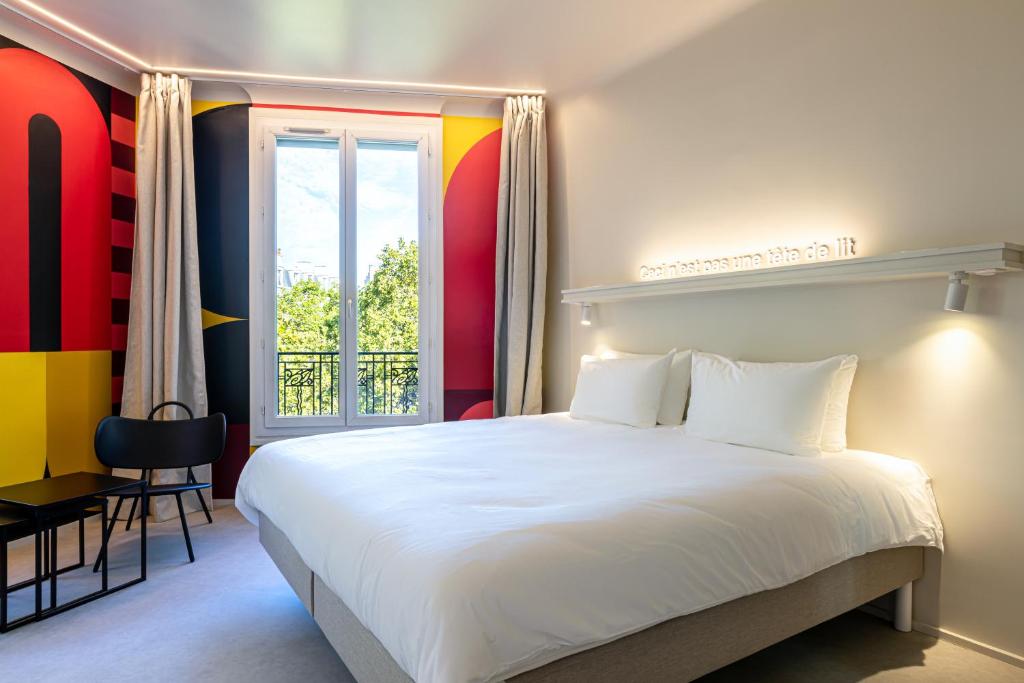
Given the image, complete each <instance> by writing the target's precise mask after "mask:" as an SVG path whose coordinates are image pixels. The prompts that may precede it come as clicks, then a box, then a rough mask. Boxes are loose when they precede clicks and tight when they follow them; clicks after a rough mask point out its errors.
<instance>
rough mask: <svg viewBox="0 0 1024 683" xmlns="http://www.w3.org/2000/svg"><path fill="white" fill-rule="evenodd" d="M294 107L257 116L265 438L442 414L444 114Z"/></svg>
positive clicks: (257, 266) (258, 321) (255, 351)
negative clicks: (399, 118) (395, 116)
mask: <svg viewBox="0 0 1024 683" xmlns="http://www.w3.org/2000/svg"><path fill="white" fill-rule="evenodd" d="M289 114H290V116H289V117H288V118H287V119H285V118H281V113H280V112H276V113H275V112H273V110H263V109H253V110H252V113H251V114H250V116H251V119H250V128H251V137H252V143H253V153H252V155H251V157H250V190H251V191H250V197H251V199H250V202H251V205H250V219H251V224H252V227H253V229H252V230H251V237H252V240H251V244H250V294H251V303H250V309H251V317H252V319H251V321H250V323H251V324H250V334H251V339H250V352H251V356H250V366H251V367H250V377H251V387H250V395H251V407H252V417H251V421H252V436H253V440H254V442H256V443H260V442H263V441H267V440H270V439H273V438H277V437H280V436H293V435H300V434H311V433H316V432H323V431H337V430H339V429H347V428H360V427H372V426H385V425H396V424H420V423H423V422H428V421H436V420H438V419H440V406H441V401H440V390H441V386H440V377H441V374H440V368H441V358H442V354H441V348H440V339H441V334H440V306H441V304H440V301H441V296H440V281H441V251H440V250H441V239H440V231H439V226H438V223H439V221H438V220H436V219H435V217H436V216H438V210H437V209H438V206H439V203H440V193H439V185H440V183H439V179H440V164H439V159H438V156H439V155H435V154H434V153H433V150H434V149H435V148H436V146H437V143H438V142H439V139H440V125H439V122H438V121H434V120H427V121H424V122H414V123H408V122H402V123H397V122H395V121H394V120H392V119H391V118H390V117H376V116H364V115H353V114H350V115H342V114H337V115H324V114H323V113H316V114H315V115H310V116H306V115H305V114H306V113H305V112H299V113H298V114H295V113H293V112H289ZM314 116H315V118H314ZM435 274H436V277H434V276H435Z"/></svg>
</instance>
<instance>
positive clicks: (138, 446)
mask: <svg viewBox="0 0 1024 683" xmlns="http://www.w3.org/2000/svg"><path fill="white" fill-rule="evenodd" d="M159 407H160V406H157V408H159ZM186 410H187V408H186ZM153 412H154V413H155V412H156V408H154V409H153ZM189 413H190V414H191V411H189ZM152 415H153V413H150V416H152ZM226 438H227V419H226V418H225V417H224V413H216V414H214V415H210V416H209V417H201V418H198V419H188V420H166V421H154V420H135V419H132V418H128V417H117V416H111V417H105V418H103V419H102V420H100V423H99V425H98V426H97V427H96V438H95V441H94V443H95V446H96V457H97V458H99V461H100V462H101V463H103V464H104V465H106V466H107V467H124V468H127V469H134V470H138V469H146V470H160V469H170V468H177V467H198V466H199V465H208V464H210V463H213V462H216V461H217V460H219V459H220V456H221V455H223V454H224V443H225V440H226Z"/></svg>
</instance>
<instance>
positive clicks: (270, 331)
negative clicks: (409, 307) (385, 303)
mask: <svg viewBox="0 0 1024 683" xmlns="http://www.w3.org/2000/svg"><path fill="white" fill-rule="evenodd" d="M396 119H397V117H393V116H380V115H371V114H356V113H345V112H323V111H304V110H280V109H268V108H256V107H253V108H252V109H250V110H249V151H250V153H249V314H250V319H249V411H250V441H251V442H252V443H253V444H262V443H267V442H270V441H274V440H276V439H280V438H289V437H295V436H304V435H308V434H321V433H325V432H337V431H346V430H350V429H365V428H368V427H384V426H394V425H409V424H423V423H426V422H439V421H441V419H442V418H443V393H442V392H443V386H442V377H443V362H444V361H443V359H444V349H443V346H442V343H443V342H442V340H443V330H442V325H443V319H444V318H443V315H444V310H443V305H444V296H443V281H444V277H443V274H444V271H443V268H444V261H443V253H444V249H443V242H442V239H443V234H444V233H443V227H442V210H441V178H442V170H441V169H442V167H441V154H440V149H441V135H442V127H441V120H440V119H439V118H427V117H423V118H419V117H409V118H408V119H405V118H404V117H403V119H401V120H396ZM276 136H287V137H296V138H301V137H305V136H309V137H311V138H316V139H332V138H333V139H336V140H338V141H339V151H340V153H341V155H342V159H343V163H342V167H341V169H340V173H339V176H340V183H341V187H340V188H339V195H338V196H339V197H340V198H341V204H342V205H341V207H340V214H341V216H340V217H339V218H340V224H339V230H340V231H341V232H340V239H339V248H340V254H339V264H340V265H341V269H342V276H343V277H342V281H341V283H340V285H339V286H340V287H341V305H342V311H341V314H342V321H341V325H340V334H339V337H340V348H339V352H340V353H341V358H342V359H343V366H342V367H340V368H339V373H338V374H339V382H340V385H339V393H340V395H339V406H338V407H339V415H330V416H326V415H324V416H289V417H281V416H278V415H277V403H276V401H277V354H276V348H277V339H276V332H277V330H276V319H277V315H276V250H275V239H274V237H275V236H274V228H275V225H274V216H275V205H274V196H273V188H274V181H275V170H276V169H275V163H274V162H275V158H274V157H275V148H276V145H275V137H276ZM360 139H373V140H391V141H396V142H417V143H418V144H419V145H420V150H421V153H420V156H419V163H420V174H419V175H420V183H419V192H420V202H419V205H420V216H419V221H420V228H419V258H420V263H419V269H420V270H419V272H420V278H419V296H420V302H421V304H420V356H419V361H418V363H419V372H418V375H419V400H420V405H419V412H418V414H416V415H359V414H357V404H356V400H355V399H356V389H357V387H356V386H355V383H354V382H350V381H349V378H350V377H354V376H355V367H356V362H357V359H356V353H355V352H356V339H355V335H353V334H349V333H348V327H349V325H348V324H346V319H347V318H348V317H349V316H350V315H351V314H350V310H349V304H348V302H349V300H352V301H353V302H354V301H355V294H356V291H357V281H356V280H357V275H358V274H357V273H356V272H355V270H356V269H355V257H356V255H355V249H354V246H355V244H354V240H355V231H353V230H349V229H347V228H346V226H347V225H355V218H356V202H355V195H354V192H355V183H354V182H353V183H351V184H349V183H348V182H347V178H350V177H352V178H354V175H352V174H354V172H355V151H356V145H357V144H358V141H359V140H360Z"/></svg>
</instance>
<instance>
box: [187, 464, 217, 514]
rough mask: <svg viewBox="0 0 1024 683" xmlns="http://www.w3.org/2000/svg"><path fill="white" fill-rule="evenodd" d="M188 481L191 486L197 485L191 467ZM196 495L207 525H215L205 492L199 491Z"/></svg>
mask: <svg viewBox="0 0 1024 683" xmlns="http://www.w3.org/2000/svg"><path fill="white" fill-rule="evenodd" d="M186 481H188V483H190V484H195V483H196V475H195V473H193V472H192V468H191V467H189V468H188V477H186ZM196 495H197V496H199V504H200V505H202V506H203V514H204V515H206V522H207V524H213V517H211V516H210V509H209V508H208V507H206V499H205V498H203V492H202V491H200V490H197V491H196Z"/></svg>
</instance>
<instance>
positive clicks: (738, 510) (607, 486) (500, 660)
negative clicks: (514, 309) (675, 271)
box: [236, 414, 942, 683]
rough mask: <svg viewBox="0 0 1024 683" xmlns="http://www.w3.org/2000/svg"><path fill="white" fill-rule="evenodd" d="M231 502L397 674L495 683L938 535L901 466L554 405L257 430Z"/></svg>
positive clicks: (924, 485)
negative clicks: (285, 435)
mask: <svg viewBox="0 0 1024 683" xmlns="http://www.w3.org/2000/svg"><path fill="white" fill-rule="evenodd" d="M236 503H237V505H238V508H239V509H240V510H241V511H242V513H243V514H245V515H246V517H248V518H249V519H250V521H252V522H253V523H257V521H258V512H257V511H259V512H262V513H263V514H264V515H266V516H267V517H268V518H269V519H270V520H272V521H273V523H274V524H275V525H276V526H277V527H278V528H279V529H280V530H281V531H282V532H283V533H284V534H285V535H286V536H287V537H288V539H289V540H290V541H291V544H292V545H293V546H294V548H295V549H296V551H297V552H298V553H299V555H300V556H301V558H302V560H303V561H304V562H305V563H306V565H308V566H309V567H310V568H311V569H312V570H313V571H314V572H315V573H316V574H317V576H319V577H320V579H321V580H322V581H323V582H324V583H325V584H326V585H327V586H328V587H330V589H331V590H332V591H333V592H334V593H335V594H336V595H337V596H338V597H339V598H341V599H342V600H343V601H344V603H345V604H346V605H347V606H348V607H349V608H350V609H351V610H352V612H353V613H354V614H355V616H356V617H357V618H358V619H359V621H360V622H361V623H362V624H363V625H364V626H365V627H366V628H367V629H368V630H369V631H370V632H371V633H373V634H374V636H376V637H377V639H378V640H379V641H380V642H381V643H382V644H383V646H384V647H385V648H386V649H387V650H388V652H389V654H390V655H391V656H392V657H393V658H394V660H395V661H396V662H397V663H398V664H399V666H401V667H402V669H403V670H404V671H406V672H407V673H408V674H409V675H410V676H411V677H412V678H414V679H415V680H417V681H438V682H451V683H469V682H475V681H481V682H482V681H492V680H502V679H504V678H508V677H511V676H514V675H516V674H518V673H521V672H523V671H527V670H530V669H532V668H536V667H539V666H542V665H544V664H546V663H548V662H551V661H554V660H555V659H559V658H561V657H565V656H567V655H569V654H572V653H574V652H578V651H581V650H584V649H587V648H591V647H595V646H597V645H601V644H603V643H606V642H609V641H611V640H614V639H616V638H620V637H622V636H624V635H627V634H630V633H633V632H636V631H639V630H642V629H644V628H647V627H649V626H652V625H654V624H657V623H660V622H663V621H666V620H668V619H672V618H674V617H677V616H681V615H684V614H690V613H693V612H697V611H700V610H703V609H705V608H708V607H711V606H714V605H717V604H721V603H724V602H728V601H730V600H733V599H736V598H739V597H742V596H745V595H750V594H753V593H756V592H759V591H762V590H767V589H771V588H776V587H779V586H783V585H787V584H789V583H792V582H794V581H797V580H799V579H802V578H804V577H807V576H810V575H811V574H814V573H815V572H817V571H820V570H821V569H824V568H826V567H830V566H832V565H835V564H838V563H840V562H842V561H844V560H846V559H849V558H851V557H856V556H859V555H863V554H865V553H867V552H871V551H873V550H880V549H884V548H891V547H898V546H905V545H919V546H932V547H939V548H941V546H942V529H941V524H940V522H939V517H938V513H937V510H936V507H935V501H934V497H933V496H932V492H931V487H930V483H929V480H928V478H927V476H926V474H925V473H924V472H923V471H922V470H921V468H920V467H919V466H917V465H916V464H915V463H913V462H910V461H907V460H902V459H899V458H894V457H891V456H885V455H881V454H876V453H867V452H861V451H847V452H845V453H843V454H841V455H835V456H828V457H823V458H801V457H794V456H789V455H783V454H779V453H773V452H769V451H763V450H758V449H752V448H744V447H739V446H731V445H727V444H720V443H714V442H708V441H702V440H699V439H695V438H693V437H687V436H685V435H684V434H683V433H682V430H680V429H678V428H672V427H659V428H655V429H634V428H630V427H625V426H618V425H609V424H602V423H597V422H585V421H578V420H572V419H570V418H569V417H568V416H567V415H564V414H555V415H543V416H532V417H516V418H502V419H498V420H483V421H474V422H455V423H444V424H435V425H425V426H422V427H398V428H389V429H377V430H366V431H359V432H347V433H342V434H331V435H322V436H315V437H307V438H302V439H293V440H289V441H283V442H277V443H274V444H270V445H268V446H264V447H262V448H260V449H259V450H257V451H256V453H255V454H254V455H253V456H252V457H251V458H250V460H249V462H248V463H247V465H246V467H245V470H244V471H243V473H242V476H241V479H240V481H239V485H238V489H237V494H236Z"/></svg>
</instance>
